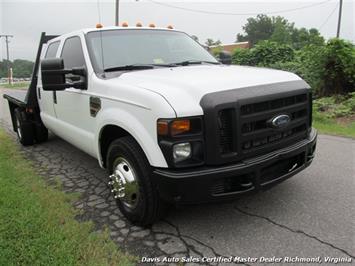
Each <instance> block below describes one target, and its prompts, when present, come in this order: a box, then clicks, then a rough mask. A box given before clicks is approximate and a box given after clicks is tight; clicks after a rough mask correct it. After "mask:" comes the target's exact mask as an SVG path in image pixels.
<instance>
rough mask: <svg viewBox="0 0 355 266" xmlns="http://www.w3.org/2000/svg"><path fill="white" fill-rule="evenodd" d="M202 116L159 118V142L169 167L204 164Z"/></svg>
mask: <svg viewBox="0 0 355 266" xmlns="http://www.w3.org/2000/svg"><path fill="white" fill-rule="evenodd" d="M202 122H203V120H202V117H201V116H193V117H179V118H161V119H158V120H157V137H158V144H159V146H160V149H161V151H162V152H163V154H164V157H165V159H166V162H167V164H168V166H169V167H172V168H180V167H190V166H199V165H203V164H204V150H203V146H204V136H203V123H202Z"/></svg>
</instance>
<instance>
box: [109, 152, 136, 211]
mask: <svg viewBox="0 0 355 266" xmlns="http://www.w3.org/2000/svg"><path fill="white" fill-rule="evenodd" d="M109 185H111V188H112V189H111V192H112V193H113V195H114V198H115V199H119V200H120V201H121V202H122V203H123V204H124V205H125V206H126V207H128V208H130V209H134V208H135V207H136V206H137V203H138V200H139V187H138V182H137V177H136V173H135V171H134V169H133V167H132V166H131V165H130V163H129V162H128V161H127V160H126V159H124V158H122V157H119V158H117V159H116V160H115V161H114V163H113V172H112V175H110V182H109Z"/></svg>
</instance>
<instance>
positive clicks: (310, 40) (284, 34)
mask: <svg viewBox="0 0 355 266" xmlns="http://www.w3.org/2000/svg"><path fill="white" fill-rule="evenodd" d="M243 30H244V32H245V34H241V33H238V34H237V42H242V41H249V42H250V44H251V46H252V47H254V45H255V44H257V43H258V42H260V41H263V40H270V41H273V42H277V43H281V44H288V45H291V46H292V47H293V48H295V49H301V48H303V47H305V46H306V45H310V44H314V45H324V38H323V37H322V36H321V35H320V33H319V31H318V30H317V29H310V30H307V29H305V28H300V29H298V28H296V27H295V25H294V23H291V22H289V21H288V20H287V19H285V18H284V17H281V16H277V17H269V16H267V15H263V14H260V15H258V16H257V17H256V18H248V19H247V23H246V24H245V25H244V26H243Z"/></svg>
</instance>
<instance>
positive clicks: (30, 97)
mask: <svg viewBox="0 0 355 266" xmlns="http://www.w3.org/2000/svg"><path fill="white" fill-rule="evenodd" d="M56 37H58V35H46V33H45V32H42V34H41V38H40V41H39V45H38V50H37V56H36V61H35V64H34V66H33V70H32V78H31V83H30V86H29V88H28V91H27V95H26V98H25V103H26V106H27V107H28V108H32V109H34V108H36V107H38V101H37V81H38V69H39V64H40V61H41V53H42V47H43V44H45V43H47V42H48V41H49V40H51V39H53V38H56Z"/></svg>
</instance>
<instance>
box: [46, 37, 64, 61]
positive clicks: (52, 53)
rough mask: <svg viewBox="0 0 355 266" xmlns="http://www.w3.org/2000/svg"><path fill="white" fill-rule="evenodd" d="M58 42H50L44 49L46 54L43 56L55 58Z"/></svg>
mask: <svg viewBox="0 0 355 266" xmlns="http://www.w3.org/2000/svg"><path fill="white" fill-rule="evenodd" d="M59 44H60V41H56V42H52V43H50V44H49V45H48V49H47V51H46V55H45V56H44V58H55V57H56V55H57V51H58V47H59Z"/></svg>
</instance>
